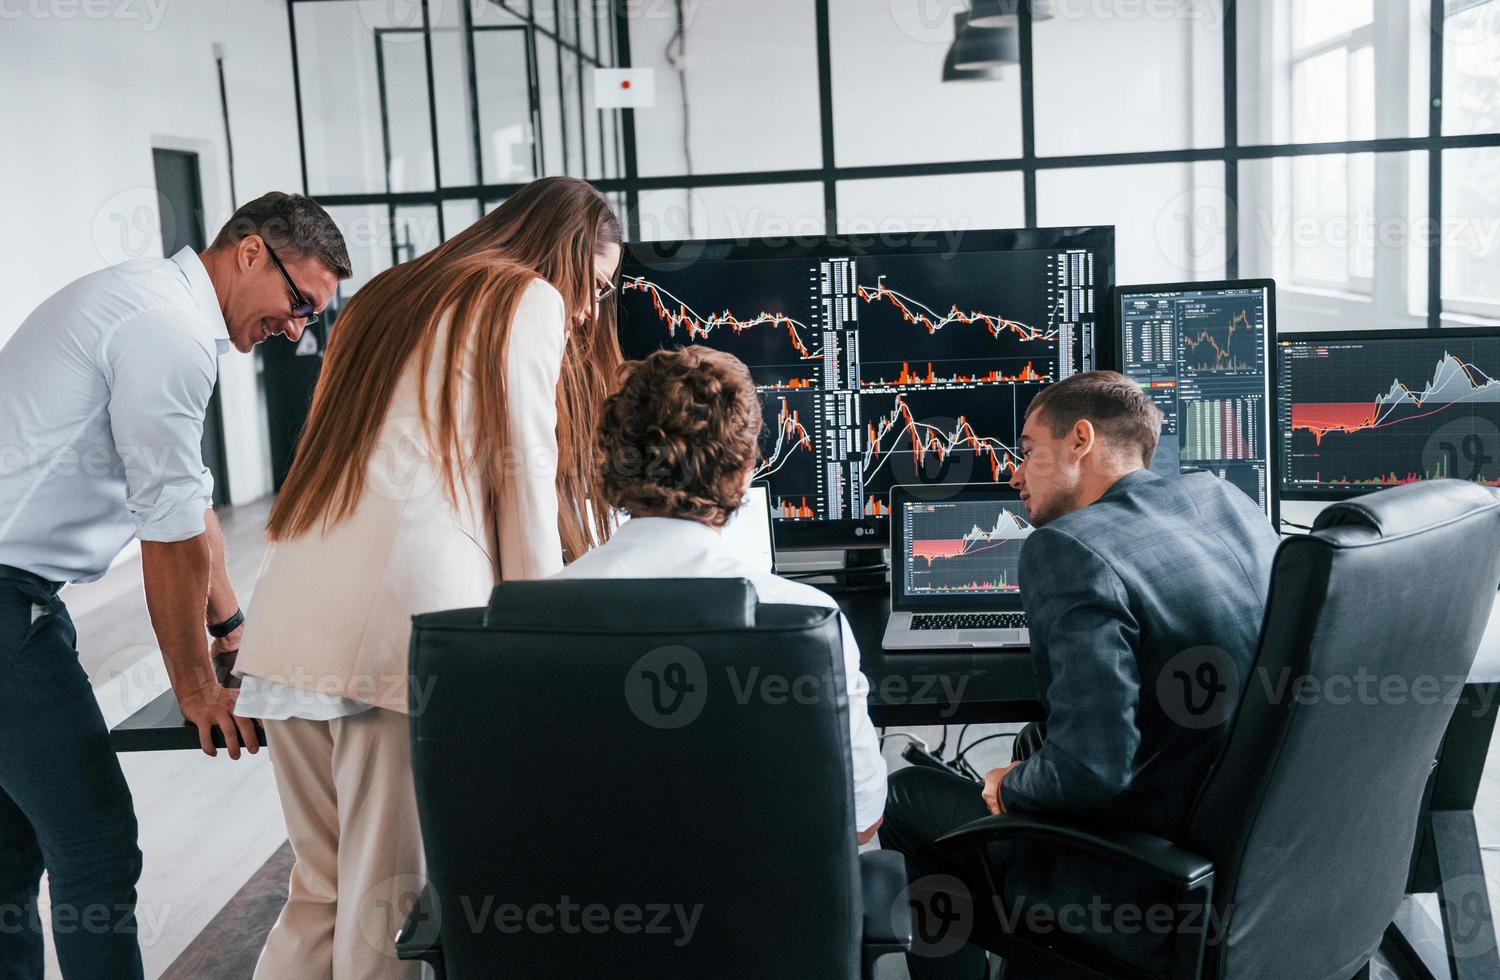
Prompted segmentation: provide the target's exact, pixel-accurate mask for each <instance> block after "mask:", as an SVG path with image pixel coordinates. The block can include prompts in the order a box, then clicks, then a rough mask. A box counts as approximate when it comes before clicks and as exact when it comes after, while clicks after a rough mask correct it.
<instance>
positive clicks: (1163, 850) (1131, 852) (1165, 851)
mask: <svg viewBox="0 0 1500 980" xmlns="http://www.w3.org/2000/svg"><path fill="white" fill-rule="evenodd" d="M1005 841H1017V842H1035V841H1047V842H1051V843H1057V844H1065V845H1067V846H1069V847H1072V848H1074V849H1075V850H1079V851H1084V852H1086V853H1089V854H1096V855H1099V856H1101V857H1108V858H1114V859H1115V860H1117V861H1120V862H1122V863H1124V864H1126V865H1129V866H1130V867H1132V868H1135V869H1137V870H1139V871H1142V872H1145V873H1146V874H1147V875H1149V876H1151V877H1152V878H1155V879H1157V880H1158V881H1161V882H1164V883H1165V884H1168V885H1172V886H1175V887H1176V888H1177V889H1178V890H1180V891H1183V892H1191V891H1197V890H1199V889H1207V888H1211V887H1212V885H1213V880H1214V863H1213V862H1212V861H1210V860H1208V859H1207V858H1204V857H1199V856H1198V855H1197V854H1193V853H1192V852H1191V851H1186V850H1183V849H1182V848H1180V847H1178V846H1177V845H1176V844H1173V843H1172V842H1171V841H1169V840H1165V839H1163V838H1161V837H1156V836H1153V835H1151V834H1143V833H1140V832H1139V831H1133V830H1118V831H1109V832H1108V833H1105V832H1102V831H1101V830H1100V829H1099V828H1096V827H1091V826H1089V825H1087V824H1083V823H1076V822H1072V821H1069V820H1067V819H1064V818H1058V817H1055V816H1053V815H1050V814H1049V815H1048V816H1047V817H1046V818H1045V819H1038V818H1036V817H1030V816H1025V815H1022V814H1017V813H1002V814H1000V815H999V816H994V817H984V818H983V819H980V820H975V821H974V822H973V823H968V824H965V825H964V826H962V827H960V828H958V829H957V830H955V831H953V832H952V833H950V834H947V835H946V836H943V837H940V838H938V843H940V844H948V845H955V846H965V847H977V846H979V845H982V844H990V843H1001V842H1005Z"/></svg>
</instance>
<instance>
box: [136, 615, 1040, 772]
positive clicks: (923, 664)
mask: <svg viewBox="0 0 1500 980" xmlns="http://www.w3.org/2000/svg"><path fill="white" fill-rule="evenodd" d="M862 588H863V587H862ZM828 591H829V593H830V594H831V595H833V596H834V598H835V599H836V600H838V604H839V608H840V609H842V610H843V612H844V615H845V616H846V617H848V619H849V628H850V629H851V630H852V631H853V632H854V641H855V642H856V643H858V644H859V652H860V660H861V663H862V665H863V667H864V672H865V676H866V677H868V678H869V680H870V719H871V720H872V721H873V722H874V723H875V724H876V725H878V726H885V725H945V724H963V723H966V722H998V721H1032V720H1034V719H1037V718H1040V717H1041V706H1040V705H1039V704H1037V702H1036V678H1035V676H1034V675H1033V673H1032V670H1031V654H1030V652H1029V651H1027V650H991V651H971V650H932V651H926V652H923V651H915V652H913V651H905V652H902V653H886V652H885V651H884V650H882V649H881V648H880V640H881V638H882V637H883V636H884V634H885V621H886V619H887V618H889V616H890V611H891V598H890V593H889V591H888V590H887V588H886V587H884V586H880V587H868V588H863V590H837V589H833V588H830V589H829V590H828ZM110 742H111V744H113V746H114V748H115V751H116V752H152V751H157V750H161V749H196V748H198V733H197V731H196V730H195V729H194V728H193V727H192V726H191V725H189V724H187V722H185V721H184V720H183V718H182V712H181V711H179V710H178V709H177V698H176V697H175V696H174V695H173V693H172V692H171V691H170V690H169V691H164V692H163V693H162V694H160V695H159V696H158V697H157V698H156V699H155V700H154V701H152V702H151V703H150V704H148V705H146V706H145V707H144V708H141V709H140V710H139V711H137V712H136V713H135V714H133V715H131V716H130V717H129V718H127V719H125V720H124V721H122V722H121V723H120V724H119V725H116V726H115V728H114V730H113V731H111V732H110ZM214 744H215V745H218V746H220V747H223V745H224V734H223V733H222V732H220V731H218V730H217V729H215V730H214Z"/></svg>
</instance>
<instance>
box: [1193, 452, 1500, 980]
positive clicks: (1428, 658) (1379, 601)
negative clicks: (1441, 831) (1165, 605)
mask: <svg viewBox="0 0 1500 980" xmlns="http://www.w3.org/2000/svg"><path fill="white" fill-rule="evenodd" d="M1497 585H1500V499H1497V497H1496V496H1495V494H1494V493H1493V492H1491V491H1490V490H1488V489H1486V488H1484V487H1480V486H1477V485H1474V484H1467V483H1462V482H1459V481H1452V480H1447V481H1438V482H1433V483H1427V484H1413V485H1408V486H1403V487H1397V488H1394V489H1390V490H1385V491H1381V492H1379V493H1375V494H1372V495H1370V496H1368V497H1364V498H1360V499H1358V500H1354V501H1349V502H1342V503H1338V504H1334V505H1333V506H1330V507H1328V508H1327V509H1325V510H1324V511H1323V512H1322V514H1321V515H1320V516H1319V517H1318V519H1317V521H1316V522H1315V525H1314V528H1313V530H1312V532H1311V533H1309V534H1307V535H1303V536H1298V537H1293V538H1289V539H1287V540H1286V541H1283V542H1282V544H1281V546H1280V548H1279V550H1278V551H1277V553H1276V560H1275V564H1274V566H1273V569H1272V575H1271V592H1270V598H1269V601H1268V602H1267V605H1266V615H1265V622H1264V625H1263V628H1262V631H1261V638H1260V647H1259V651H1258V653H1257V657H1256V660H1255V665H1254V667H1253V668H1252V670H1251V673H1250V676H1249V677H1248V678H1247V680H1246V682H1245V687H1244V690H1243V694H1242V699H1241V702H1240V710H1239V714H1238V716H1237V717H1236V719H1235V722H1234V725H1233V729H1232V731H1231V732H1230V734H1229V737H1228V740H1227V742H1226V745H1225V749H1224V752H1223V754H1222V755H1221V756H1220V758H1219V761H1218V763H1217V764H1216V766H1215V768H1214V771H1213V772H1212V774H1211V775H1210V776H1209V779H1208V781H1207V783H1206V785H1205V786H1204V789H1203V792H1202V794H1201V796H1200V797H1199V800H1198V803H1197V805H1196V807H1195V810H1194V814H1193V816H1192V818H1191V821H1190V824H1189V828H1188V832H1187V839H1186V840H1185V841H1184V843H1185V844H1186V845H1187V846H1189V847H1191V848H1193V849H1194V850H1196V851H1198V852H1199V853H1202V854H1204V855H1205V856H1207V857H1210V858H1212V859H1213V860H1214V862H1215V865H1216V868H1217V871H1216V875H1215V896H1214V898H1215V906H1216V910H1217V914H1218V915H1219V916H1220V917H1221V918H1222V919H1223V921H1226V922H1227V927H1226V929H1225V931H1224V932H1222V933H1221V934H1220V935H1219V936H1218V937H1217V942H1216V944H1215V946H1214V947H1213V948H1211V949H1210V951H1209V962H1208V963H1207V966H1206V970H1205V975H1206V976H1208V977H1213V978H1220V980H1227V978H1252V977H1253V978H1260V977H1277V976H1280V977H1296V978H1298V980H1333V978H1337V980H1344V978H1347V977H1350V976H1353V975H1354V973H1355V972H1356V971H1357V970H1358V969H1359V968H1360V967H1361V966H1363V965H1364V963H1366V962H1367V961H1368V959H1369V957H1370V956H1371V955H1372V953H1373V952H1374V950H1375V947H1376V946H1377V945H1378V943H1379V941H1380V937H1381V934H1382V933H1383V931H1384V930H1385V927H1386V926H1387V925H1388V924H1389V923H1390V921H1391V919H1392V917H1393V916H1394V914H1395V912H1396V907H1397V905H1399V904H1400V902H1401V899H1402V894H1403V892H1404V890H1405V888H1404V886H1405V882H1406V878H1407V871H1408V868H1409V865H1410V861H1411V851H1412V841H1413V840H1414V839H1415V836H1416V821H1417V816H1418V810H1419V808H1420V804H1421V799H1422V793H1423V788H1424V786H1425V785H1426V782H1427V779H1428V775H1429V773H1430V772H1431V769H1432V765H1433V759H1434V757H1435V755H1436V752H1437V749H1438V745H1439V743H1440V741H1441V740H1442V737H1443V732H1444V730H1445V729H1446V727H1447V725H1448V721H1449V719H1450V717H1451V716H1452V713H1453V707H1454V704H1455V702H1456V699H1457V696H1458V693H1459V690H1460V689H1461V687H1462V685H1463V683H1464V681H1465V679H1466V678H1467V676H1468V672H1469V668H1470V666H1471V665H1472V664H1473V661H1474V656H1475V653H1476V651H1477V650H1478V646H1479V640H1480V637H1481V635H1482V634H1483V632H1484V627H1485V624H1486V622H1487V620H1488V618H1489V615H1490V609H1491V606H1492V605H1493V603H1494V601H1495V595H1496V587H1497Z"/></svg>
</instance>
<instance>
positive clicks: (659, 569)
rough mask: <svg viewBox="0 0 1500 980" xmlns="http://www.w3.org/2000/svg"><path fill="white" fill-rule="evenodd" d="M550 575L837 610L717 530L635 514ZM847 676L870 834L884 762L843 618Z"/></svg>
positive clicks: (881, 799)
mask: <svg viewBox="0 0 1500 980" xmlns="http://www.w3.org/2000/svg"><path fill="white" fill-rule="evenodd" d="M553 577H554V578H743V579H748V580H749V581H750V584H751V585H753V586H755V594H756V596H757V597H758V598H759V599H760V601H761V602H768V603H784V604H788V605H801V606H824V607H827V608H830V609H837V608H838V603H837V602H835V601H834V600H833V597H832V596H830V595H828V594H827V593H826V592H821V591H819V590H818V589H815V588H813V587H812V586H810V585H804V584H802V583H800V582H792V581H790V580H788V579H784V578H782V577H781V576H779V575H774V574H772V573H771V572H768V571H766V570H764V569H761V568H756V567H754V566H752V565H750V564H749V563H747V562H746V561H745V560H744V559H742V558H740V557H739V556H738V555H736V554H735V553H734V552H732V551H731V550H730V549H729V548H728V547H727V546H726V545H725V544H724V540H723V537H722V536H721V535H720V534H719V532H718V531H715V530H714V529H713V528H711V527H708V526H707V525H705V524H700V523H699V522H697V521H691V520H678V519H675V518H669V517H637V518H635V519H633V520H630V521H627V522H625V523H624V524H623V525H621V526H620V528H619V529H618V530H617V531H615V533H614V535H613V536H612V537H611V538H610V539H609V541H608V542H606V543H605V544H603V545H601V546H599V547H598V548H595V549H594V550H593V551H590V552H589V553H588V554H586V555H583V556H582V557H580V558H579V559H578V560H576V561H574V562H573V564H571V565H569V566H568V567H567V568H566V569H564V570H563V571H562V572H560V573H559V574H557V575H555V576H553ZM839 624H840V626H841V627H842V628H843V633H844V676H845V679H846V681H847V684H848V688H849V736H850V737H849V745H850V748H851V750H852V753H853V762H854V821H855V825H856V826H857V828H858V829H859V830H861V831H863V830H866V829H868V828H869V827H870V826H872V825H873V824H874V823H875V821H876V820H879V819H880V815H881V814H882V813H884V812H885V776H886V769H885V759H884V757H883V756H881V754H880V739H879V738H878V737H877V736H876V734H875V726H874V725H872V724H871V723H870V711H869V707H868V702H869V691H870V685H869V682H868V681H867V680H865V675H864V674H863V673H861V672H860V669H859V646H858V645H857V644H856V643H855V642H854V634H853V633H852V632H851V631H850V630H849V622H848V620H846V619H845V618H844V616H843V614H842V613H840V614H839Z"/></svg>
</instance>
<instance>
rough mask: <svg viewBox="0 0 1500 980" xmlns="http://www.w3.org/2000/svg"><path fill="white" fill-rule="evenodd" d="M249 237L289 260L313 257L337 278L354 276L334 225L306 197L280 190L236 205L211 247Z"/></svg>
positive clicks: (320, 209)
mask: <svg viewBox="0 0 1500 980" xmlns="http://www.w3.org/2000/svg"><path fill="white" fill-rule="evenodd" d="M251 235H259V236H260V237H261V238H262V239H264V240H265V241H266V242H268V243H269V244H270V246H271V247H272V248H274V249H276V250H277V251H278V252H282V253H287V254H289V255H290V256H291V257H293V258H297V259H306V258H316V259H317V260H318V261H319V262H322V263H323V264H324V265H325V266H327V267H328V270H329V271H330V272H332V273H333V274H334V275H336V276H338V277H339V278H340V279H348V278H349V277H350V276H351V275H353V274H354V269H353V266H351V265H350V264H349V249H348V248H347V247H346V246H345V245H344V236H343V234H342V233H341V232H340V231H339V228H338V225H336V224H334V223H333V219H332V218H331V217H329V216H328V212H327V211H324V210H323V208H322V206H321V205H319V204H318V202H317V201H314V200H313V199H312V198H310V197H306V196H304V195H302V194H283V193H281V192H280V191H272V192H271V193H269V194H262V195H261V196H260V197H257V198H256V199H255V200H253V201H251V202H249V203H248V204H243V205H241V206H240V209H239V210H238V211H236V212H235V213H234V216H233V217H231V218H230V219H229V221H228V222H226V223H225V225H224V227H223V228H221V229H220V230H219V234H218V235H217V236H216V237H215V238H214V243H213V245H212V246H211V247H212V248H229V247H232V246H234V245H237V244H239V243H240V242H241V241H243V240H244V239H246V238H248V237H250V236H251Z"/></svg>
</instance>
